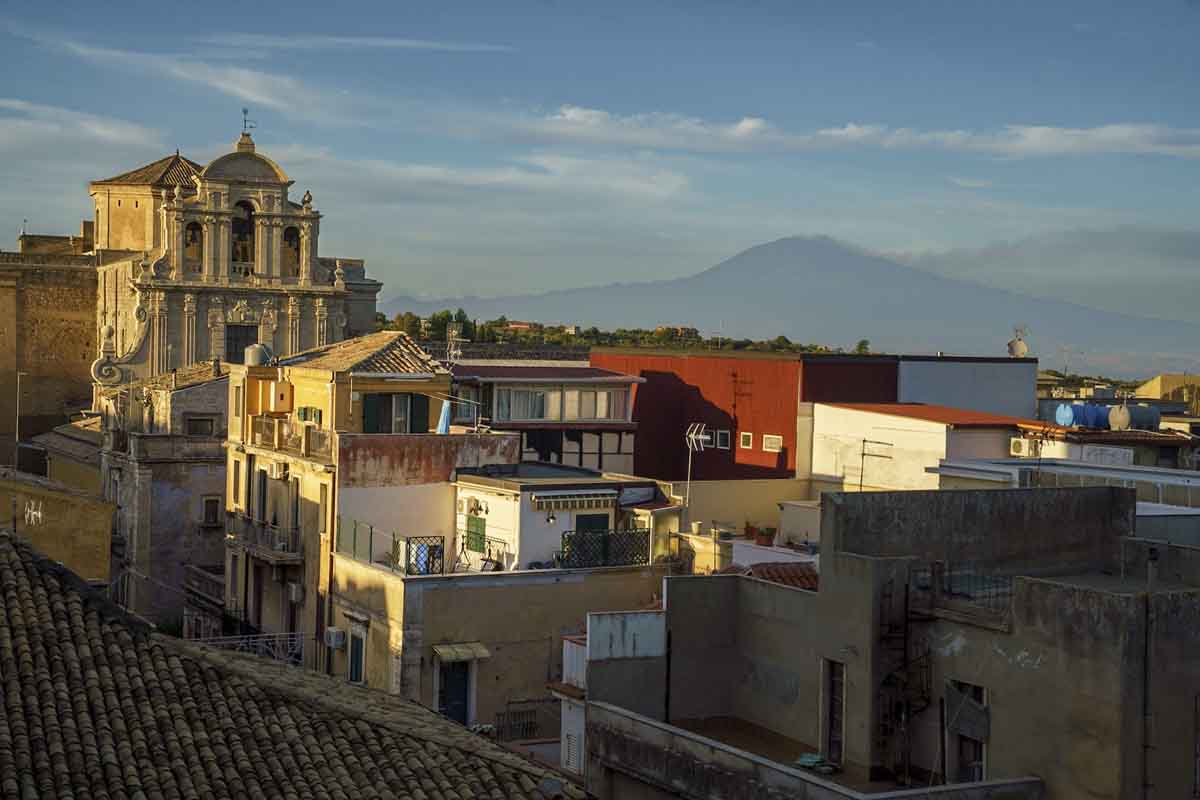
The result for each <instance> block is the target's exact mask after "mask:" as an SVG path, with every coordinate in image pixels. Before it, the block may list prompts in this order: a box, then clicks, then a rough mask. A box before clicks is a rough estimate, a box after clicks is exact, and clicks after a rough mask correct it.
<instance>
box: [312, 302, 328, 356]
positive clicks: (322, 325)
mask: <svg viewBox="0 0 1200 800" xmlns="http://www.w3.org/2000/svg"><path fill="white" fill-rule="evenodd" d="M313 305H314V306H315V311H316V317H317V347H324V346H325V345H327V344H329V309H328V308H327V307H326V305H325V298H324V297H318V298H317V299H316V300H315V301H314V302H313Z"/></svg>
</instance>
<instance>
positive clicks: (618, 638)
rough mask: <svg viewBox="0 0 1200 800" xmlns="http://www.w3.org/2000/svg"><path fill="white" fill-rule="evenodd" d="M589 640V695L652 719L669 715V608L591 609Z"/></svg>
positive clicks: (661, 718) (588, 620) (588, 628)
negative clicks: (667, 617) (639, 609)
mask: <svg viewBox="0 0 1200 800" xmlns="http://www.w3.org/2000/svg"><path fill="white" fill-rule="evenodd" d="M587 642H588V644H587V686H588V694H589V695H590V696H594V697H603V698H605V699H606V702H609V703H612V704H613V705H617V706H620V707H621V708H626V709H629V710H630V711H633V712H635V713H638V714H642V715H644V716H647V717H650V718H651V719H658V720H665V719H666V716H667V707H666V699H667V698H666V691H665V690H666V685H667V681H666V678H667V625H666V613H665V612H663V611H616V612H607V613H590V614H588V617H587Z"/></svg>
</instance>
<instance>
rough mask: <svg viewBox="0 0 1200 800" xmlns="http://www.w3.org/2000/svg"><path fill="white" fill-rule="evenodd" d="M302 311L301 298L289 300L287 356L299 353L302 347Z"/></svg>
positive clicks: (290, 298)
mask: <svg viewBox="0 0 1200 800" xmlns="http://www.w3.org/2000/svg"><path fill="white" fill-rule="evenodd" d="M301 313H302V309H301V304H300V298H299V297H295V296H292V297H289V298H288V307H287V314H288V340H287V353H286V354H287V355H291V354H292V353H299V352H300V350H301V347H300V317H301Z"/></svg>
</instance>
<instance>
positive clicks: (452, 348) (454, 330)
mask: <svg viewBox="0 0 1200 800" xmlns="http://www.w3.org/2000/svg"><path fill="white" fill-rule="evenodd" d="M462 329H463V325H462V323H461V322H451V323H450V324H449V325H447V326H446V365H447V366H451V365H453V364H457V363H458V362H459V361H460V360H461V359H462V344H463V342H466V341H468V340H467V339H464V338H463V335H462Z"/></svg>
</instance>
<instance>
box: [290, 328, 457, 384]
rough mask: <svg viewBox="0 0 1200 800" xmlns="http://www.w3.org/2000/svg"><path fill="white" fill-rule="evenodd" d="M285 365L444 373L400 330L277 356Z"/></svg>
mask: <svg viewBox="0 0 1200 800" xmlns="http://www.w3.org/2000/svg"><path fill="white" fill-rule="evenodd" d="M280 363H282V364H284V365H287V366H297V367H311V368H313V369H327V370H331V371H333V372H359V373H377V374H378V373H384V374H396V375H413V374H417V375H448V374H449V373H448V372H447V371H446V368H445V367H443V366H442V365H441V364H440V363H438V361H437V359H435V358H434V357H433V356H431V355H429V353H427V352H425V351H424V350H422V349H421V348H420V347H418V346H417V344H416V343H415V342H413V340H412V339H410V338H409V336H408V334H407V333H404V332H403V331H379V332H377V333H369V334H367V335H366V336H358V337H355V338H353V339H346V340H345V341H342V342H336V343H334V344H330V345H325V346H324V347H318V348H315V349H313V350H307V351H305V352H303V353H297V354H295V355H292V356H288V357H286V358H284V359H281V362H280Z"/></svg>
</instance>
